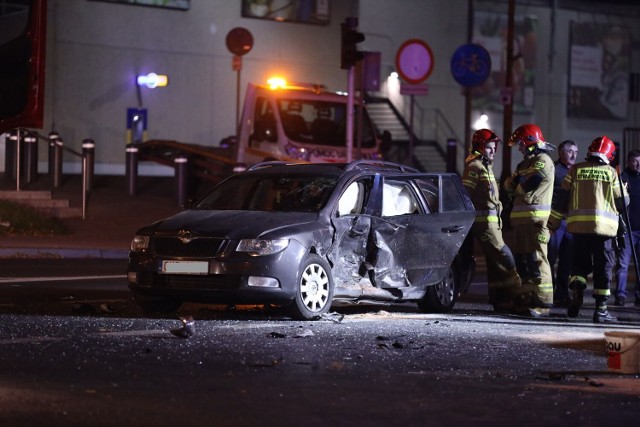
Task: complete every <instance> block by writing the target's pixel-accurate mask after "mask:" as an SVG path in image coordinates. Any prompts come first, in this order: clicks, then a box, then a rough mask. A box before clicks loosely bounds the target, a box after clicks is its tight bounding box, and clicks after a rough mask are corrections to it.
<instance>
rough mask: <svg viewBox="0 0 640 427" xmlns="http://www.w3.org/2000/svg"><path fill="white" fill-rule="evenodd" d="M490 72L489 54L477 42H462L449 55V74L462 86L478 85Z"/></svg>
mask: <svg viewBox="0 0 640 427" xmlns="http://www.w3.org/2000/svg"><path fill="white" fill-rule="evenodd" d="M489 74H491V56H490V55H489V52H487V49H485V48H484V47H482V46H480V45H479V44H474V43H468V44H463V45H462V46H460V47H459V48H458V49H456V51H455V52H453V56H452V57H451V75H452V76H453V78H454V79H455V80H456V81H457V82H458V83H459V84H461V85H462V86H465V87H473V86H480V85H481V84H482V83H484V82H485V81H486V80H487V78H488V77H489Z"/></svg>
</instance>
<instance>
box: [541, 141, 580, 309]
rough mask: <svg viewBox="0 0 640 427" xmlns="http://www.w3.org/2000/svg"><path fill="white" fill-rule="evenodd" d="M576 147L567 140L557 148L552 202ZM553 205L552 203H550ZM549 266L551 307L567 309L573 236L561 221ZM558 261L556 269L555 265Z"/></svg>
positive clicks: (551, 245)
mask: <svg viewBox="0 0 640 427" xmlns="http://www.w3.org/2000/svg"><path fill="white" fill-rule="evenodd" d="M577 156H578V145H577V144H576V143H575V142H574V141H571V140H570V139H567V140H566V141H562V142H561V143H560V145H559V146H558V160H557V161H556V162H555V163H554V166H555V179H554V181H553V200H554V201H555V200H556V199H557V198H558V191H559V190H560V187H561V186H562V180H563V179H564V177H565V176H567V173H568V172H569V169H570V168H571V166H573V165H574V164H575V163H576V158H577ZM551 204H552V205H553V204H554V203H553V202H552V203H551ZM547 255H548V258H549V265H550V266H551V275H552V276H551V277H552V279H553V305H554V306H556V307H568V306H569V303H570V302H571V298H570V296H569V276H571V257H572V255H573V236H572V235H571V233H569V232H568V231H567V223H566V221H565V220H564V219H563V220H562V221H561V222H560V226H559V227H558V229H557V230H556V231H555V232H554V233H553V234H551V238H550V239H549V246H548V254H547ZM556 261H558V269H557V270H555V263H556Z"/></svg>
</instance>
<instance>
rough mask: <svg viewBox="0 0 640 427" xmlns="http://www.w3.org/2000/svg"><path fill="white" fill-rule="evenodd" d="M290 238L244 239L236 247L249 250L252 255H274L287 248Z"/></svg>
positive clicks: (238, 249)
mask: <svg viewBox="0 0 640 427" xmlns="http://www.w3.org/2000/svg"><path fill="white" fill-rule="evenodd" d="M287 246H289V239H278V240H262V239H242V240H240V243H239V244H238V247H237V248H236V251H238V252H248V253H249V255H251V256H263V255H273V254H277V253H278V252H281V251H283V250H285V249H286V248H287Z"/></svg>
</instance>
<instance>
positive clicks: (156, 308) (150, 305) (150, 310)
mask: <svg viewBox="0 0 640 427" xmlns="http://www.w3.org/2000/svg"><path fill="white" fill-rule="evenodd" d="M135 298H136V302H137V303H138V305H139V306H140V308H141V309H142V311H144V312H145V313H146V314H167V313H175V312H176V311H178V309H179V308H180V306H181V305H182V301H178V300H174V299H169V298H157V297H145V296H141V295H136V296H135Z"/></svg>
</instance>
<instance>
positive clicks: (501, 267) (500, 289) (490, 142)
mask: <svg viewBox="0 0 640 427" xmlns="http://www.w3.org/2000/svg"><path fill="white" fill-rule="evenodd" d="M500 142H502V141H501V140H500V138H498V136H497V135H496V134H495V133H493V132H492V131H490V130H489V129H480V130H478V131H476V132H475V133H474V134H473V137H472V139H471V154H470V155H469V156H468V157H467V158H466V160H465V168H464V172H463V174H462V184H463V185H464V187H465V189H466V190H467V193H469V196H470V197H471V201H472V202H473V205H474V206H475V208H476V217H475V221H474V223H473V227H472V228H471V234H473V236H474V237H475V239H476V240H477V242H478V244H479V245H480V248H482V252H483V253H484V257H485V259H486V264H487V281H488V287H489V303H490V304H492V305H493V308H494V310H495V311H498V312H511V311H512V310H513V301H514V299H515V298H516V296H517V294H518V292H519V290H520V276H518V273H517V271H516V268H515V260H514V259H513V254H512V253H511V249H509V247H508V246H507V245H506V244H505V243H504V239H503V237H502V221H501V217H500V215H501V213H502V203H501V202H500V198H499V186H498V184H497V182H496V179H495V176H494V175H493V158H494V156H495V152H496V149H497V146H498V144H499V143H500Z"/></svg>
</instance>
